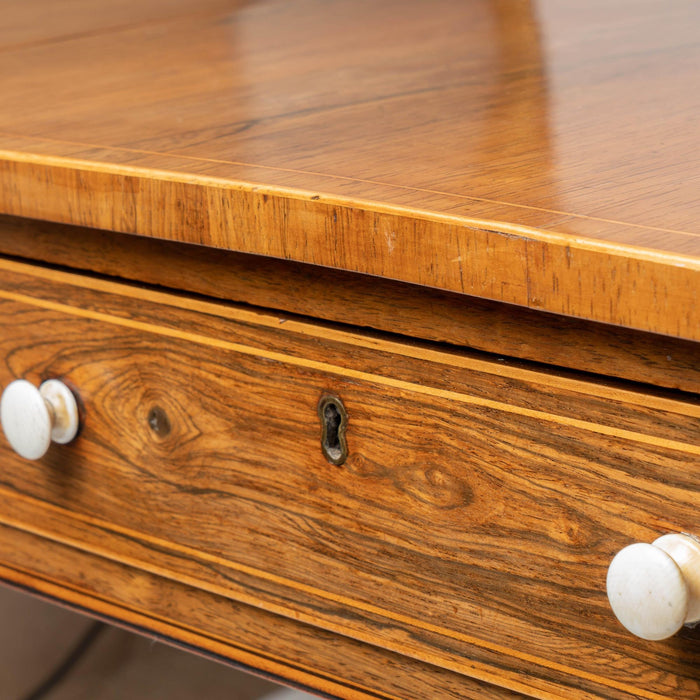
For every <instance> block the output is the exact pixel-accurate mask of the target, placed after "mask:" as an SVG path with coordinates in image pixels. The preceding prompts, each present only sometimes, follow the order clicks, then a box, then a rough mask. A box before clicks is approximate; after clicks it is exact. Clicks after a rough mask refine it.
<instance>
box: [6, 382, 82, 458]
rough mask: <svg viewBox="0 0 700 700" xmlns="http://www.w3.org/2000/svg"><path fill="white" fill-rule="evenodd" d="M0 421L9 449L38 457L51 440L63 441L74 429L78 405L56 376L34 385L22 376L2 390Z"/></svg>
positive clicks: (26, 455) (29, 456)
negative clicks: (37, 385) (10, 447)
mask: <svg viewBox="0 0 700 700" xmlns="http://www.w3.org/2000/svg"><path fill="white" fill-rule="evenodd" d="M0 422H1V423H2V429H3V431H4V432H5V436H6V437H7V441H8V442H9V443H10V445H12V449H13V450H14V451H15V452H17V454H19V455H20V456H22V457H24V458H26V459H41V457H43V456H44V455H45V454H46V450H48V449H49V445H50V444H51V441H52V440H53V441H54V442H58V443H62V444H65V443H67V442H70V441H71V440H72V439H73V438H74V437H75V436H76V433H77V432H78V405H77V403H76V401H75V397H74V396H73V394H72V393H71V390H70V389H69V388H68V387H67V386H66V385H65V384H64V383H63V382H60V381H58V380H57V379H49V380H48V381H46V382H44V383H43V384H42V385H41V386H40V387H39V388H38V389H37V388H36V387H35V386H34V385H33V384H30V383H29V382H27V381H25V380H24V379H18V380H16V381H14V382H12V383H11V384H10V385H9V386H8V387H7V388H6V389H5V391H3V393H2V400H0Z"/></svg>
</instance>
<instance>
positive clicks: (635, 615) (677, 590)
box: [607, 534, 700, 640]
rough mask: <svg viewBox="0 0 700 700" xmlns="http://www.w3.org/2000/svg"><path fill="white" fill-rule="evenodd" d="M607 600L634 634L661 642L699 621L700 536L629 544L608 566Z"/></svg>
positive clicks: (660, 538)
mask: <svg viewBox="0 0 700 700" xmlns="http://www.w3.org/2000/svg"><path fill="white" fill-rule="evenodd" d="M607 586H608V599H609V600H610V605H611V606H612V609H613V612H614V613H615V615H616V616H617V619H618V620H619V621H620V622H621V623H622V624H623V625H624V627H626V628H627V629H628V630H629V631H630V632H632V634H635V635H637V636H638V637H641V638H642V639H648V640H658V639H667V638H668V637H671V636H673V635H674V634H675V633H676V632H678V630H679V629H680V628H681V627H682V626H683V625H684V624H692V623H694V622H698V621H700V540H697V539H696V538H695V537H693V536H691V535H680V534H678V535H664V536H663V537H659V539H658V540H656V541H655V542H654V543H653V544H642V543H638V544H631V545H629V547H625V548H624V549H623V550H622V551H620V552H619V553H618V554H617V555H616V556H615V558H614V559H613V560H612V562H611V564H610V568H609V569H608V580H607Z"/></svg>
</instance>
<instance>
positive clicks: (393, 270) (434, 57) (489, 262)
mask: <svg viewBox="0 0 700 700" xmlns="http://www.w3.org/2000/svg"><path fill="white" fill-rule="evenodd" d="M97 7H98V6H97V5H96V4H95V3H94V2H90V1H88V0H74V1H73V2H71V3H69V4H59V3H55V2H53V0H6V2H5V3H4V4H3V23H2V25H1V26H0V61H1V63H0V65H1V66H2V70H1V71H0V91H1V94H2V95H3V108H2V110H0V213H4V214H11V215H17V216H28V217H32V218H38V219H45V220H50V221H58V222H62V223H70V224H78V225H83V226H91V227H95V228H102V229H110V230H117V231H122V232H126V233H135V234H139V235H147V236H155V237H160V238H166V239H170V240H178V241H183V242H189V243H198V244H204V245H209V246H215V247H221V248H227V249H231V250H238V251H242V252H249V253H255V254H261V255H270V256H275V257H279V258H287V259H292V260H297V261H301V262H306V263H311V264H316V265H323V266H329V267H335V268H339V269H346V270H353V271H357V272H361V273H366V274H371V275H379V276H382V277H385V278H392V279H400V280H403V281H407V282H411V283H415V284H419V285H425V286H430V287H435V288H440V289H446V290H450V291H455V292H460V293H464V294H467V295H474V296H478V297H483V298H488V299H494V300H497V301H503V302H506V303H510V304H518V305H522V306H527V307H530V308H535V309H540V310H544V311H550V312H554V313H558V314H565V315H568V316H575V317H580V318H585V319H588V320H593V321H600V322H604V323H612V324H617V325H622V326H627V327H631V328H636V329H640V330H646V331H652V332H656V333H662V334H667V335H673V336H676V337H681V338H688V339H693V340H700V312H699V311H698V307H699V304H698V301H700V299H698V297H700V291H699V290H700V197H699V196H698V194H699V192H700V188H699V185H700V128H698V114H700V73H699V72H698V66H700V35H698V32H697V27H698V26H700V5H699V4H698V3H696V2H694V1H693V0H687V1H683V0H678V2H674V3H672V4H668V3H665V2H663V0H652V1H650V0H635V1H634V2H631V1H630V2H625V1H623V2H617V3H608V2H607V1H604V0H593V1H592V2H585V3H584V2H581V3H577V4H573V3H560V2H557V0H542V1H540V2H536V3H535V2H532V3H530V2H524V1H522V2H521V1H519V0H492V1H490V2H488V1H486V0H473V1H471V2H462V1H458V0H435V1H434V2H425V1H423V0H336V1H335V2H328V1H327V0H260V1H258V2H244V1H236V0H196V1H195V0H153V1H152V2H136V0H106V1H105V2H101V3H100V4H99V10H98V9H97Z"/></svg>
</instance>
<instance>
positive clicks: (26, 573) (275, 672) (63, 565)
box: [0, 526, 524, 700]
mask: <svg viewBox="0 0 700 700" xmlns="http://www.w3.org/2000/svg"><path fill="white" fill-rule="evenodd" d="M0 560H1V561H2V564H0V579H2V580H3V581H6V582H11V583H13V584H15V585H19V586H22V587H23V588H24V589H25V590H30V591H33V592H36V593H38V594H40V595H43V596H49V597H51V598H54V599H56V600H58V601H59V602H60V603H61V604H63V605H65V604H70V605H73V606H77V607H78V609H80V610H81V611H83V612H87V613H88V614H91V615H97V616H99V617H101V618H103V619H106V620H107V621H109V622H111V623H113V624H117V625H120V626H128V627H130V628H131V629H133V630H134V631H136V632H139V633H141V634H146V635H149V636H156V637H158V638H159V639H160V640H161V641H165V642H169V643H176V644H179V645H184V647H185V648H186V649H189V650H191V651H192V650H193V651H196V652H197V653H200V654H201V653H207V654H210V655H213V656H214V658H216V659H217V660H219V661H221V660H227V661H230V662H235V663H237V664H242V665H244V667H248V668H250V669H253V670H254V671H255V672H256V673H264V674H269V675H271V676H272V677H273V678H278V679H280V678H281V679H284V680H286V681H287V682H293V683H298V684H300V685H302V686H312V687H313V688H314V689H315V690H316V691H317V692H323V693H328V694H329V695H332V696H333V697H342V698H349V699H351V700H355V699H362V700H367V699H368V698H384V699H387V700H389V699H390V698H391V699H395V700H409V699H415V700H424V698H426V697H434V698H446V699H452V700H462V698H466V700H482V698H484V697H488V698H494V699H495V700H515V699H516V698H522V697H524V696H522V695H520V694H518V693H514V692H512V691H508V690H506V689H505V688H499V687H497V686H491V685H486V684H484V683H480V682H479V681H475V680H473V679H470V678H467V677H465V676H463V675H460V674H456V673H451V672H449V671H446V670H444V669H441V668H437V667H435V666H431V665H429V664H423V663H420V662H419V661H416V660H415V659H410V658H406V657H403V656H399V655H397V654H392V653H390V652H387V651H384V650H383V649H377V648H376V647H368V646H366V645H363V644H361V643H359V642H356V641H354V640H352V639H348V638H347V637H340V636H338V635H334V634H331V633H328V632H325V631H324V630H320V629H318V628H311V627H308V626H306V625H303V624H301V623H299V622H296V621H294V620H291V619H289V618H285V617H280V616H275V615H271V614H269V613H266V612H265V611H264V610H261V609H259V608H254V607H250V606H247V605H242V604H240V603H234V602H232V601H231V600H230V599H228V598H225V597H222V596H217V595H213V594H211V593H208V592H206V591H203V590H199V589H194V588H192V587H191V586H186V585H183V584H181V583H178V582H177V581H173V580H170V579H166V578H161V577H158V576H154V575H152V574H149V573H147V572H145V571H143V570H141V569H133V568H131V567H128V566H125V565H123V564H119V563H117V562H115V561H112V560H109V559H101V558H99V557H96V556H94V555H92V554H88V553H86V552H83V551H81V550H79V549H74V548H71V547H67V546H66V545H63V544H61V543H59V542H55V541H52V542H51V543H50V545H47V540H46V539H44V538H40V537H37V536H36V535H32V534H31V533H28V532H23V531H21V530H15V529H14V528H9V527H6V526H0Z"/></svg>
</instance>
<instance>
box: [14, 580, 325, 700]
mask: <svg viewBox="0 0 700 700" xmlns="http://www.w3.org/2000/svg"><path fill="white" fill-rule="evenodd" d="M0 619H1V620H2V621H3V623H2V626H0V653H1V654H2V659H3V662H2V664H0V700H43V699H44V698H45V699H46V700H124V699H125V698H128V700H146V699H148V700H159V699H160V698H163V699H164V700H165V699H166V698H167V700H224V699H225V700H310V699H311V698H312V697H313V696H312V695H309V694H307V693H304V692H301V691H299V690H293V689H291V688H285V687H283V686H279V685H276V684H274V683H272V682H270V681H268V680H265V679H262V678H258V677H257V676H254V675H252V674H248V673H244V672H243V671H240V670H238V669H234V668H230V667H228V666H224V665H223V664H220V663H217V662H215V661H212V660H210V659H206V658H202V657H200V656H196V655H195V654H191V653H188V652H185V651H182V650H179V649H175V648H173V647H169V646H167V645H165V644H162V643H160V642H156V641H153V640H151V639H147V638H145V637H141V636H139V635H136V634H133V633H131V632H127V631H125V630H122V629H118V628H116V627H112V626H110V625H106V624H102V623H98V622H96V621H95V620H93V619H91V618H88V617H85V616H83V615H80V614H78V613H76V612H73V611H72V610H68V609H66V608H62V607H59V606H58V605H54V604H52V603H49V602H46V601H44V600H41V599H38V598H35V597H34V596H31V595H29V594H26V593H23V592H21V591H18V590H15V589H10V588H6V587H4V586H1V585H0ZM62 670H63V671H64V673H62V674H60V672H61V671H62ZM57 672H58V674H60V677H58V675H57ZM52 676H53V678H52Z"/></svg>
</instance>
